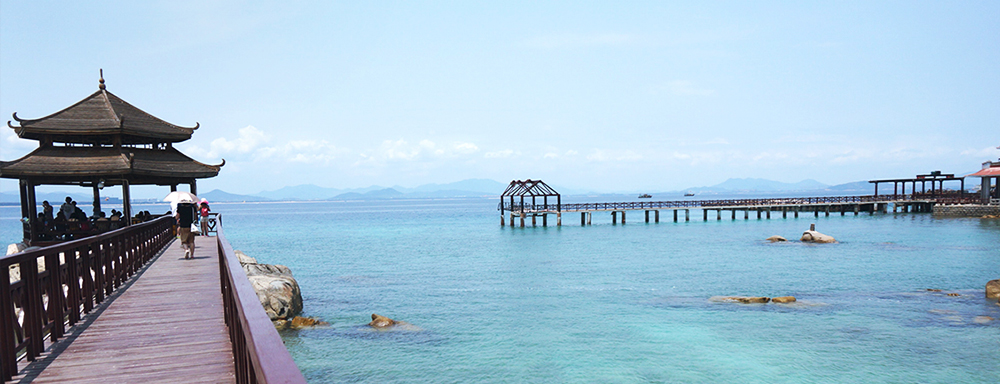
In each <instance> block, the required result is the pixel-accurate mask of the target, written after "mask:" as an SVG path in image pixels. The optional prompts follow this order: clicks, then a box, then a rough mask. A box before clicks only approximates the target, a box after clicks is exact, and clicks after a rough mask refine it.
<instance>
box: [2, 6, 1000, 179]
mask: <svg viewBox="0 0 1000 384" xmlns="http://www.w3.org/2000/svg"><path fill="white" fill-rule="evenodd" d="M260 3H261V2H258V3H255V4H251V5H247V4H243V3H242V2H200V1H193V2H186V1H150V2H94V3H90V2H88V3H75V2H29V1H16V2H15V1H4V2H3V3H0V115H3V116H10V114H11V113H13V112H17V113H18V116H19V117H22V118H37V117H41V116H45V115H48V114H50V113H53V112H56V111H58V110H60V109H62V108H64V107H66V106H69V105H70V104H72V103H74V102H76V101H78V100H80V99H82V98H83V97H86V96H87V95H89V94H90V93H92V92H94V91H96V90H97V79H98V69H99V68H103V69H104V75H105V79H106V80H107V85H108V90H110V91H111V92H113V93H115V94H116V95H118V96H120V97H122V98H124V99H125V100H128V101H129V102H131V103H132V104H134V105H136V106H138V107H139V108H142V109H144V110H146V111H147V112H150V113H152V114H154V115H156V116H158V117H161V118H163V119H165V120H167V121H170V122H172V123H175V124H178V125H185V126H192V125H194V124H195V122H199V123H200V124H201V129H199V130H198V131H197V132H196V133H195V135H194V137H193V139H192V140H190V141H187V142H184V143H180V144H178V145H177V147H178V148H180V149H181V150H182V151H183V152H184V153H186V154H188V155H189V156H191V157H193V158H195V159H197V160H199V161H202V162H206V163H218V162H219V161H220V159H222V158H225V159H226V162H227V165H226V166H225V167H224V168H223V170H222V172H221V173H220V175H219V176H218V177H216V178H214V179H208V180H202V181H199V190H203V191H207V190H211V189H215V188H220V189H223V190H226V191H229V192H234V193H256V192H259V191H262V190H274V189H278V188H281V187H283V186H287V185H297V184H316V185H319V186H323V187H334V188H352V187H365V186H369V185H372V184H378V185H386V186H391V185H403V186H408V187H412V186H417V185H420V184H425V183H447V182H453V181H458V180H462V179H468V178H490V179H495V180H498V181H501V182H506V181H509V180H511V179H524V178H541V179H543V180H546V181H548V182H549V183H551V184H556V185H563V186H567V187H572V188H578V189H590V190H597V191H608V192H611V191H662V190H678V189H684V188H687V187H692V186H701V185H712V184H717V183H719V182H722V181H724V180H726V179H727V178H731V177H755V178H766V179H772V180H778V181H784V182H797V181H800V180H803V179H808V178H811V179H816V180H818V181H820V182H824V183H828V184H837V183H844V182H851V181H857V180H866V179H872V178H890V177H907V176H912V175H914V174H917V173H925V172H927V171H931V170H942V171H944V172H946V173H952V172H954V173H960V172H966V171H970V172H971V171H975V170H977V169H978V168H979V164H980V163H982V162H983V161H985V160H991V159H992V160H995V159H996V158H997V157H998V156H1000V150H998V149H996V147H997V146H998V145H1000V124H998V123H1000V3H998V2H995V1H982V2H913V1H906V2H870V1H862V2H830V3H827V4H815V3H813V2H710V3H707V4H706V3H705V2H659V1H656V2H624V3H620V2H614V3H612V2H542V3H539V2H493V3H478V2H398V3H392V2H382V3H379V4H356V2H295V1H291V2H281V3H280V4H279V3H264V4H260ZM8 119H9V118H8ZM35 146H37V143H36V142H34V141H27V140H19V139H17V138H16V136H15V135H14V134H13V132H12V130H10V129H7V128H4V129H3V132H2V135H0V158H2V159H3V160H7V161H9V160H13V159H15V158H18V157H20V156H23V155H24V154H26V153H27V152H29V151H30V150H32V149H33V148H34V147H35ZM0 187H2V188H3V190H4V191H6V192H15V191H16V184H15V183H12V182H11V181H9V180H4V181H3V182H2V183H0ZM498 192H500V191H498Z"/></svg>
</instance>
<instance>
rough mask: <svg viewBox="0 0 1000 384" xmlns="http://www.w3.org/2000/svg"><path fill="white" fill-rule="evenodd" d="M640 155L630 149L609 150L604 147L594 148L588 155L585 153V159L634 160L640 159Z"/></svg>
mask: <svg viewBox="0 0 1000 384" xmlns="http://www.w3.org/2000/svg"><path fill="white" fill-rule="evenodd" d="M641 159H642V155H640V154H638V153H636V152H634V151H632V150H625V151H610V150H604V149H595V150H594V151H593V152H591V153H590V154H589V155H587V160H590V161H596V162H607V161H636V160H641Z"/></svg>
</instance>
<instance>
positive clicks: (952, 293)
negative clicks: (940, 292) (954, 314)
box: [948, 292, 962, 297]
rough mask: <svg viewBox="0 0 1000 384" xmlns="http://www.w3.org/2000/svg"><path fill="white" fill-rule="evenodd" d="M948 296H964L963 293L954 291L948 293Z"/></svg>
mask: <svg viewBox="0 0 1000 384" xmlns="http://www.w3.org/2000/svg"><path fill="white" fill-rule="evenodd" d="M948 296H951V297H959V296H962V295H961V294H958V293H954V292H949V293H948Z"/></svg>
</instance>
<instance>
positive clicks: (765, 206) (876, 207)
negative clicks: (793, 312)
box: [498, 180, 980, 227]
mask: <svg viewBox="0 0 1000 384" xmlns="http://www.w3.org/2000/svg"><path fill="white" fill-rule="evenodd" d="M515 198H518V199H517V200H516V199H515ZM550 198H551V199H552V200H555V201H554V202H552V201H550ZM538 200H541V201H538ZM979 201H980V198H979V197H976V196H971V195H967V194H964V193H962V192H956V191H942V190H936V191H932V193H926V192H914V193H909V194H899V193H894V194H891V195H877V194H876V195H864V196H827V197H787V198H763V199H720V200H673V201H626V202H610V203H570V204H565V203H562V197H561V196H560V195H559V194H558V193H557V192H555V190H554V189H552V188H551V187H549V186H548V185H545V183H544V182H542V181H541V180H526V181H513V182H511V185H510V186H508V188H507V191H505V192H504V194H502V195H501V197H500V204H499V206H498V209H499V210H500V225H501V226H506V225H510V226H511V227H513V226H515V221H517V220H519V221H520V226H521V227H524V226H526V222H527V221H529V220H530V225H531V226H537V225H538V224H539V221H541V225H542V226H548V216H550V215H552V216H555V217H556V225H557V226H561V225H562V216H563V214H564V213H580V225H591V223H592V221H593V214H594V213H597V212H610V214H611V215H610V216H611V223H612V224H618V221H619V218H620V220H621V223H622V224H625V223H626V214H627V212H630V211H643V213H644V221H645V222H646V223H649V222H650V220H651V218H650V213H652V221H653V222H656V223H659V222H660V211H668V212H672V216H673V221H674V222H678V221H679V220H680V217H679V212H681V211H683V212H684V216H683V220H684V221H690V220H691V210H692V209H695V210H700V211H701V216H702V220H704V221H708V220H709V216H714V219H715V220H722V218H723V216H724V215H723V212H726V211H728V214H726V215H725V216H728V217H729V218H731V219H732V220H736V219H737V216H742V218H743V219H745V220H746V219H749V218H750V217H751V213H753V214H754V215H755V216H756V218H757V219H761V218H767V219H770V218H771V214H772V212H780V213H781V217H782V218H787V217H788V216H789V215H793V217H799V214H800V213H802V212H805V213H812V214H813V215H814V216H816V217H819V215H820V214H823V215H825V216H829V215H830V213H840V215H841V216H844V215H846V214H847V213H853V214H854V215H858V214H859V213H862V212H865V213H868V214H870V215H873V214H875V213H876V212H881V213H887V212H888V211H889V209H891V210H892V211H893V212H900V211H902V212H930V211H931V209H932V207H933V206H934V205H936V204H969V203H978V202H979ZM553 203H554V204H553ZM711 212H714V215H710V213H711ZM740 213H741V214H740ZM539 218H540V219H541V220H539Z"/></svg>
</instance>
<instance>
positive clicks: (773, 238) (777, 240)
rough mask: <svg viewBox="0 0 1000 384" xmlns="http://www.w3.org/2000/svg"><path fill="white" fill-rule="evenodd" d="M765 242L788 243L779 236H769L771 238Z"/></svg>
mask: <svg viewBox="0 0 1000 384" xmlns="http://www.w3.org/2000/svg"><path fill="white" fill-rule="evenodd" d="M765 240H767V241H770V242H772V243H776V242H779V241H788V239H786V238H784V237H781V236H771V237H768V238H767V239H765Z"/></svg>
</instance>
